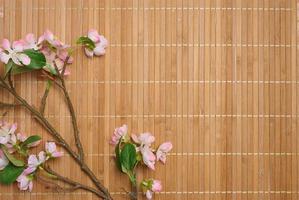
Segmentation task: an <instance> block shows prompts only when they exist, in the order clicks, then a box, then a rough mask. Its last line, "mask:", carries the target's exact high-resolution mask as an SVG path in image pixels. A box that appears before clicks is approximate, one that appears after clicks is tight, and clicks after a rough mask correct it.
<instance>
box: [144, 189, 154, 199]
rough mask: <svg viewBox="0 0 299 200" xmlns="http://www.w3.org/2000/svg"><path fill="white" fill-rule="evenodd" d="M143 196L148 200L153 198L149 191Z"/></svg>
mask: <svg viewBox="0 0 299 200" xmlns="http://www.w3.org/2000/svg"><path fill="white" fill-rule="evenodd" d="M145 196H146V198H147V199H148V200H150V199H152V198H153V192H152V191H151V190H147V191H146V192H145Z"/></svg>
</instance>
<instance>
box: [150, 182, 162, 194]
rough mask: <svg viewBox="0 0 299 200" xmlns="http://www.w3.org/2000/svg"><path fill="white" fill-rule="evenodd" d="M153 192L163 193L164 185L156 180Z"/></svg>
mask: <svg viewBox="0 0 299 200" xmlns="http://www.w3.org/2000/svg"><path fill="white" fill-rule="evenodd" d="M152 191H153V192H161V191H162V184H161V181H159V180H154V181H153V184H152Z"/></svg>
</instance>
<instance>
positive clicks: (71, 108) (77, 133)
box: [54, 56, 84, 162]
mask: <svg viewBox="0 0 299 200" xmlns="http://www.w3.org/2000/svg"><path fill="white" fill-rule="evenodd" d="M69 58H70V56H68V57H67V58H66V59H65V61H64V64H63V70H62V73H60V72H59V69H58V67H57V65H56V63H55V62H54V67H55V70H56V73H57V76H58V78H59V80H60V82H61V86H62V87H60V88H61V89H62V91H63V94H64V96H65V99H66V103H67V106H68V108H69V112H70V114H71V118H72V124H73V131H74V137H75V143H76V146H77V149H78V152H79V157H80V159H81V161H82V162H83V161H84V150H83V146H82V143H81V140H80V131H79V128H78V123H77V118H76V113H75V109H74V106H73V104H72V101H71V98H70V95H69V93H68V91H67V89H66V85H65V81H64V78H63V75H64V72H65V68H66V65H67V62H68V60H69Z"/></svg>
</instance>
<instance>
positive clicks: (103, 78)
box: [0, 0, 299, 200]
mask: <svg viewBox="0 0 299 200" xmlns="http://www.w3.org/2000/svg"><path fill="white" fill-rule="evenodd" d="M298 8H299V2H298V1H297V0H0V38H8V39H10V40H16V39H19V38H21V37H24V36H25V34H26V33H28V32H32V33H34V34H41V33H42V32H43V31H44V30H46V29H50V30H52V31H53V32H54V33H55V34H56V35H57V36H58V37H59V38H61V39H62V40H63V41H65V42H66V43H70V44H73V45H74V44H75V39H76V38H77V37H78V36H80V35H83V34H86V33H87V31H88V29H90V28H96V29H98V30H99V31H100V33H102V34H103V35H105V36H106V37H107V39H108V40H109V48H108V49H107V54H106V55H105V56H103V57H101V58H95V59H87V58H86V57H85V56H84V55H83V53H82V51H81V50H78V51H76V53H75V55H74V56H75V61H74V64H73V65H72V66H71V67H70V70H71V73H72V74H71V76H69V77H68V78H67V86H68V88H69V91H70V94H71V98H72V100H73V102H74V105H75V110H76V113H77V115H78V121H79V127H80V129H81V138H82V142H83V146H84V149H85V152H86V154H87V158H86V160H87V162H88V164H89V165H90V166H91V167H92V169H93V170H94V172H95V173H96V175H97V176H98V177H99V178H100V179H101V180H102V181H103V183H104V184H105V185H106V186H107V187H108V188H109V190H110V191H111V193H112V196H113V197H114V198H115V199H128V198H127V197H126V195H125V193H124V191H123V190H122V189H121V188H122V187H124V188H127V189H129V183H128V180H127V178H126V177H125V176H124V175H122V174H120V173H119V172H117V170H116V168H115V164H114V160H113V147H111V146H109V144H108V140H109V137H110V135H111V133H112V132H113V129H114V128H115V127H116V126H120V125H122V124H124V123H126V124H128V125H129V128H130V131H131V132H133V133H139V132H145V131H150V132H152V133H153V134H154V135H155V136H156V142H155V146H158V145H159V143H160V142H162V141H165V140H170V141H172V142H173V144H174V149H173V151H172V153H171V154H170V155H169V157H168V160H167V164H166V165H165V166H163V165H161V164H158V165H157V170H156V171H154V172H153V171H149V170H144V169H138V172H139V177H138V178H139V179H142V178H146V177H154V178H159V179H161V180H162V182H163V192H161V193H160V194H157V195H156V196H155V199H160V200H170V199H171V200H173V199H176V200H179V199H190V200H191V199H194V200H195V199H196V200H197V199H202V200H203V199H206V200H220V199H221V200H222V199H227V200H229V199H232V200H246V199H248V200H249V199H250V200H255V199H256V200H257V199H263V200H264V199H277V200H278V199H279V200H282V199H285V200H287V199H288V200H289V199H293V200H296V199H298V198H299V197H298V193H299V184H298V170H299V160H298V152H299V145H298V143H299V137H298V134H299V128H298V123H299V120H298V114H299V109H298V106H297V105H298V104H299V98H297V93H298V92H299V84H298V83H299V67H298V64H297V57H298V56H299V54H298V49H297V48H298V43H297V40H298V38H299V32H298V30H297V27H298V26H299V23H298V22H299V21H298V17H299V13H298V12H297V9H298ZM15 81H16V88H17V90H18V91H19V92H20V93H21V94H22V96H24V97H25V98H26V99H27V100H28V101H29V102H31V103H32V104H34V105H36V106H38V104H39V101H40V100H41V98H42V94H43V91H44V88H45V81H44V79H43V78H42V77H40V76H38V74H35V73H33V74H26V75H22V76H16V77H15ZM0 95H1V96H0V99H1V100H2V101H13V99H12V97H10V96H8V95H7V94H6V93H3V91H0ZM3 111H4V110H1V113H2V112H3ZM46 116H47V117H48V118H49V120H50V121H51V122H52V123H53V124H54V125H55V127H57V129H58V130H59V131H60V132H61V133H62V135H63V136H64V137H65V138H66V139H67V140H68V141H69V142H70V143H71V144H72V145H73V146H74V147H75V143H74V141H73V139H72V137H73V134H72V129H71V124H70V116H69V113H68V110H67V109H66V107H65V103H64V101H63V98H62V94H61V92H60V91H59V90H58V89H54V90H51V92H50V96H49V99H48V104H47V106H46ZM6 120H8V121H10V122H14V121H16V122H18V124H19V128H20V130H22V131H24V132H26V133H27V134H36V133H39V134H42V136H43V138H44V139H49V136H48V134H47V133H46V131H45V130H43V129H42V128H41V127H40V126H38V125H37V124H36V123H35V122H34V120H33V119H32V117H31V116H30V115H29V114H28V113H27V112H25V111H24V110H21V109H14V110H10V112H9V114H8V115H7V117H6ZM52 164H53V166H54V167H55V168H56V169H60V170H61V172H62V173H63V174H65V175H66V176H70V177H72V178H74V179H76V180H79V181H82V182H83V183H87V184H91V183H90V182H89V180H88V178H86V177H85V176H83V175H81V173H80V169H79V168H78V167H77V166H76V165H74V163H73V161H72V160H71V158H70V157H69V156H68V155H66V156H65V158H64V159H60V160H57V161H55V162H53V163H52ZM140 197H141V194H140ZM0 198H1V199H4V200H12V199H14V200H18V199H26V200H27V199H28V200H29V199H30V200H40V199H43V200H52V199H59V200H71V199H72V200H73V199H76V200H82V199H84V200H87V199H96V198H95V197H93V196H92V195H90V194H87V193H85V192H76V193H64V194H59V193H55V192H53V191H49V190H47V189H45V188H44V187H43V186H42V185H40V184H35V185H34V190H33V192H32V193H31V194H30V193H23V192H19V191H18V189H17V188H16V186H11V187H4V186H1V187H0Z"/></svg>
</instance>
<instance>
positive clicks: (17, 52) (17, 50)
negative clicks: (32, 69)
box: [0, 39, 30, 66]
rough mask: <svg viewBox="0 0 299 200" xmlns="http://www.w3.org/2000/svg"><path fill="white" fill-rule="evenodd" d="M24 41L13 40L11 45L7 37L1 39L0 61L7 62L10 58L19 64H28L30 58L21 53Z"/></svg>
mask: <svg viewBox="0 0 299 200" xmlns="http://www.w3.org/2000/svg"><path fill="white" fill-rule="evenodd" d="M24 45H25V42H24V41H23V40H18V41H14V42H13V44H12V45H11V44H10V42H9V40H8V39H3V41H2V49H1V51H0V60H1V62H3V63H5V64H7V63H8V61H9V60H10V59H11V60H12V61H13V62H14V63H15V64H17V65H19V66H23V65H29V64H30V58H29V57H28V56H27V55H26V54H24V53H22V52H23V50H24Z"/></svg>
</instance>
